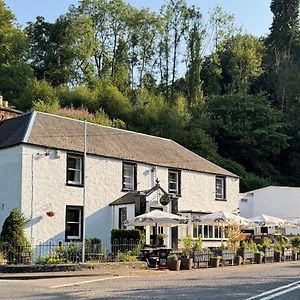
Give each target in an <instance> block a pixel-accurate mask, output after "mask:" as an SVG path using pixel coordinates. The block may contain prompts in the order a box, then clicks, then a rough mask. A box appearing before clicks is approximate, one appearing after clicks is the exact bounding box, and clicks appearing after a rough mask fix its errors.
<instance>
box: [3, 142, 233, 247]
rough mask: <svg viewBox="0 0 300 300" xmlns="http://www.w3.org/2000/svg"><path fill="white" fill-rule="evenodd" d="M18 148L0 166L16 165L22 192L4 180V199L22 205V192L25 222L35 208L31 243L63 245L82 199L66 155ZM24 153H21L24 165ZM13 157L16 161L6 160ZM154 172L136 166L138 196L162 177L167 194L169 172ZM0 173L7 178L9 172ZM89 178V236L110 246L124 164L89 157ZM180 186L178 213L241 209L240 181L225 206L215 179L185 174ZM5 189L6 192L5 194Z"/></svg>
mask: <svg viewBox="0 0 300 300" xmlns="http://www.w3.org/2000/svg"><path fill="white" fill-rule="evenodd" d="M17 149H18V151H17V152H16V150H14V148H10V149H7V150H6V151H7V153H6V152H3V151H4V150H1V152H0V157H1V163H0V166H2V165H3V166H5V161H14V164H13V166H11V167H10V168H11V170H12V171H10V172H11V173H10V175H9V177H10V178H11V177H13V176H14V177H15V179H14V180H15V181H16V182H15V183H14V186H17V185H18V184H19V185H21V188H19V189H16V188H13V187H12V184H11V186H10V187H9V184H8V181H9V182H10V180H8V179H5V180H6V181H4V183H5V184H2V183H0V195H1V198H0V199H2V200H3V201H4V198H3V197H4V196H5V197H6V196H7V195H9V193H12V191H11V190H13V191H14V193H15V194H14V197H13V198H14V199H16V200H15V201H19V202H18V203H20V197H21V196H20V191H22V205H21V208H22V211H23V213H24V214H25V216H26V217H30V215H31V208H33V210H32V213H33V222H32V223H31V224H30V225H29V226H28V228H27V234H28V236H29V238H30V236H31V230H32V234H33V238H34V241H33V242H34V243H37V242H39V241H40V242H44V241H47V240H53V241H56V242H57V241H58V240H64V238H65V213H66V205H79V206H80V205H82V198H83V188H82V187H75V186H67V185H66V164H67V153H66V152H65V151H58V154H59V158H57V159H56V158H55V157H54V156H53V155H52V154H51V153H50V155H49V156H45V155H44V153H45V151H46V150H47V149H45V148H42V147H34V146H30V145H24V146H20V147H19V148H17ZM48 150H49V149H48ZM50 150H51V149H50ZM21 152H22V153H23V155H22V160H21ZM38 153H39V154H38ZM5 155H6V156H5ZM5 157H6V158H5ZM9 157H12V158H11V159H8V158H9ZM1 164H2V165H1ZM32 166H33V169H32ZM152 167H153V166H150V165H146V164H138V167H137V189H138V190H139V191H140V190H147V189H149V188H151V187H153V186H154V185H155V183H156V182H155V180H156V178H158V179H159V180H160V184H161V186H162V188H164V189H165V190H166V191H167V190H168V168H164V167H157V168H156V171H155V172H151V169H152ZM1 169H2V168H1ZM6 169H7V167H6ZM0 172H1V171H0ZM0 174H4V175H5V176H7V172H6V171H5V172H2V173H0ZM19 174H21V176H20V175H19ZM4 175H2V176H4ZM12 175H13V176H12ZM21 177H22V182H21ZM85 177H86V178H85V184H86V210H85V217H86V237H98V238H101V239H102V240H103V241H108V240H109V239H110V230H111V229H112V228H113V227H115V228H116V227H117V224H116V222H117V221H116V215H115V213H114V212H113V210H112V207H111V206H109V203H111V202H113V201H114V200H116V199H118V198H119V197H121V196H122V195H124V192H122V190H121V189H122V160H117V159H112V158H104V157H98V156H90V155H88V157H87V161H86V174H85ZM181 183H182V186H181V190H182V197H180V198H179V201H178V204H179V211H180V210H193V211H202V212H211V211H217V210H226V211H232V210H235V209H236V208H237V207H238V206H239V198H238V195H239V194H238V192H239V180H238V179H237V178H230V177H227V178H226V195H227V201H216V200H215V176H214V175H211V174H204V173H197V172H193V171H185V170H182V173H181ZM32 185H33V187H34V188H33V190H32ZM4 186H7V188H6V190H4V191H3V192H2V190H3V187H4ZM9 191H10V192H9ZM18 196H19V197H18ZM49 210H53V211H54V212H55V216H54V217H52V218H50V217H48V216H46V212H47V211H49ZM167 210H169V209H167ZM169 211H170V210H169ZM129 213H130V216H129V217H131V215H132V217H133V213H134V209H133V208H132V207H130V209H129ZM31 225H32V226H31ZM183 227H184V228H186V229H184V228H181V229H180V234H182V235H185V234H186V233H187V232H189V230H190V229H188V228H187V227H186V226H183Z"/></svg>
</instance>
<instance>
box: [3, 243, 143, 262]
mask: <svg viewBox="0 0 300 300" xmlns="http://www.w3.org/2000/svg"><path fill="white" fill-rule="evenodd" d="M139 254H140V243H139V241H136V240H127V239H123V240H113V241H112V242H102V241H100V240H99V239H87V240H86V242H85V261H86V262H107V261H120V260H122V258H123V257H124V255H136V256H138V255H139ZM1 260H2V263H7V264H55V263H57V264H59V263H79V262H81V261H82V242H63V241H57V242H53V241H47V242H44V243H37V244H34V245H30V244H26V245H22V246H20V245H17V244H10V243H2V244H0V263H1Z"/></svg>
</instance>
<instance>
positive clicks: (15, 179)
mask: <svg viewBox="0 0 300 300" xmlns="http://www.w3.org/2000/svg"><path fill="white" fill-rule="evenodd" d="M21 168H22V147H21V146H16V147H12V148H9V149H2V150H0V229H1V228H2V225H3V222H4V220H5V219H6V218H7V216H8V215H9V213H10V212H11V210H12V209H14V208H21V179H22V178H21Z"/></svg>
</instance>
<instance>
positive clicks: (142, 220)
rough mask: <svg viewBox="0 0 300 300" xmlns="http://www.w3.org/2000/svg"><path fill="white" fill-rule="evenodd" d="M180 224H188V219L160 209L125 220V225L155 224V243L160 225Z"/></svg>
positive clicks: (171, 225)
mask: <svg viewBox="0 0 300 300" xmlns="http://www.w3.org/2000/svg"><path fill="white" fill-rule="evenodd" d="M180 224H188V219H187V218H185V217H182V216H178V215H175V214H171V213H168V212H165V211H161V210H158V209H156V210H153V211H150V212H148V213H145V214H142V215H139V216H136V217H135V218H133V219H132V220H126V221H125V222H124V225H125V226H155V232H156V234H155V244H157V232H158V226H163V227H173V226H177V225H180Z"/></svg>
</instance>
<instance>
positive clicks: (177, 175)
mask: <svg viewBox="0 0 300 300" xmlns="http://www.w3.org/2000/svg"><path fill="white" fill-rule="evenodd" d="M171 174H175V179H174V180H172V179H171V176H170V175H171ZM180 174H181V172H180V171H179V170H170V169H169V174H168V175H169V178H168V184H169V193H170V194H175V195H180V176H181V175H180ZM171 185H175V186H176V187H175V188H171Z"/></svg>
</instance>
